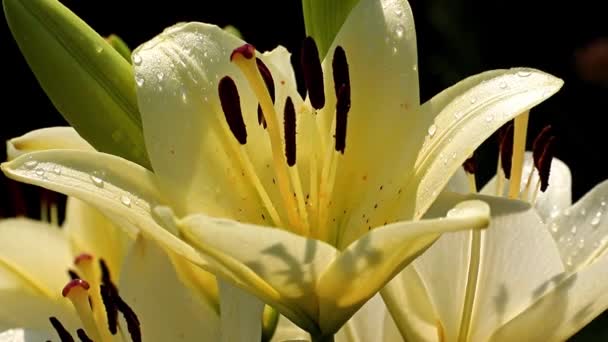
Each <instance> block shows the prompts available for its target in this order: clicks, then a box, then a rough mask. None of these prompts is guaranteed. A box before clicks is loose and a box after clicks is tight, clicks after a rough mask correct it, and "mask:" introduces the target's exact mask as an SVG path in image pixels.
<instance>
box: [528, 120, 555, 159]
mask: <svg viewBox="0 0 608 342" xmlns="http://www.w3.org/2000/svg"><path fill="white" fill-rule="evenodd" d="M550 132H551V125H547V126H545V128H543V129H542V131H540V133H538V135H537V136H536V139H534V142H533V143H532V159H533V160H534V166H536V168H537V169H540V167H539V165H540V164H539V162H540V158H541V156H542V154H543V152H544V151H545V146H546V144H547V142H548V140H549V139H550V137H551V135H550V134H549V133H550Z"/></svg>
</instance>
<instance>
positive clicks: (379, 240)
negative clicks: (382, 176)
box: [317, 201, 490, 333]
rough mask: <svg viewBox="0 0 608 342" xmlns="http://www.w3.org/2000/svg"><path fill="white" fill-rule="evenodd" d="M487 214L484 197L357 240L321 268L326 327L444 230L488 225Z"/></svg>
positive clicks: (333, 324)
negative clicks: (444, 214) (443, 214)
mask: <svg viewBox="0 0 608 342" xmlns="http://www.w3.org/2000/svg"><path fill="white" fill-rule="evenodd" d="M489 215H490V212H489V207H488V206H487V205H486V204H485V203H483V202H481V201H467V202H463V203H460V204H458V205H456V206H455V207H454V209H453V210H451V211H450V212H449V213H448V214H447V217H445V218H439V219H432V220H421V221H409V222H398V223H394V224H390V225H388V226H385V227H380V228H376V229H374V230H372V231H371V232H369V233H368V234H366V235H364V236H363V237H361V238H359V239H358V240H357V241H355V242H353V243H352V244H351V245H350V246H348V248H346V249H345V250H344V251H342V252H341V253H340V254H339V255H338V257H337V258H336V260H334V261H333V262H332V263H331V264H330V265H329V267H328V268H327V269H326V270H325V271H324V272H323V275H322V276H321V279H320V280H319V283H318V285H317V294H318V296H319V298H320V305H321V307H320V319H319V320H320V323H321V329H322V331H323V332H325V333H333V332H335V331H336V330H337V329H338V328H340V326H342V324H344V322H346V320H348V319H349V318H350V317H351V315H352V314H353V313H354V312H355V311H357V310H358V309H359V308H360V307H361V305H362V304H363V303H365V302H366V301H367V300H368V299H370V298H371V297H372V296H373V295H374V294H375V293H376V292H378V291H379V290H380V289H381V288H383V287H384V285H386V283H388V282H389V281H390V280H391V279H392V278H393V277H394V276H395V275H396V274H397V273H398V272H400V271H401V270H402V269H403V268H404V267H405V266H407V265H408V264H409V263H410V262H412V261H413V260H414V259H415V258H416V257H417V256H419V255H420V253H422V252H423V251H424V250H426V248H428V247H429V246H430V245H431V244H432V243H433V242H434V241H435V240H436V239H437V238H438V237H439V236H440V234H441V233H444V232H450V231H458V230H464V229H480V228H484V227H486V226H487V225H488V222H489Z"/></svg>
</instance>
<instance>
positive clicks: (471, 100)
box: [469, 97, 477, 104]
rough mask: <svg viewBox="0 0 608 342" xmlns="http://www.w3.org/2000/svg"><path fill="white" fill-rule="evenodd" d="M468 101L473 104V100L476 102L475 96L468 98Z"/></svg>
mask: <svg viewBox="0 0 608 342" xmlns="http://www.w3.org/2000/svg"><path fill="white" fill-rule="evenodd" d="M469 102H470V103H471V104H474V103H475V102H477V98H476V97H472V98H471V99H470V100H469Z"/></svg>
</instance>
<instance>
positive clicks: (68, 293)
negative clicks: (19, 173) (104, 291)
mask: <svg viewBox="0 0 608 342" xmlns="http://www.w3.org/2000/svg"><path fill="white" fill-rule="evenodd" d="M89 288H90V285H89V283H87V282H86V281H84V280H82V279H76V280H71V281H70V282H69V283H68V284H67V285H66V286H65V287H64V288H63V292H62V294H63V296H64V297H67V298H68V299H69V300H70V301H71V302H72V304H73V305H74V308H75V309H76V312H77V313H78V316H79V317H80V321H81V322H82V325H83V326H84V329H85V330H86V331H87V332H88V334H89V336H91V337H92V338H93V340H94V341H111V340H107V339H103V340H102V339H101V334H100V333H99V329H98V328H97V324H96V322H95V318H94V317H93V312H92V311H91V306H90V304H89Z"/></svg>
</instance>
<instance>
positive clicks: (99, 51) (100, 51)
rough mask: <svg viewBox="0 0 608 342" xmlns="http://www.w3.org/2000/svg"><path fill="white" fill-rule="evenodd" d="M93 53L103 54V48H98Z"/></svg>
mask: <svg viewBox="0 0 608 342" xmlns="http://www.w3.org/2000/svg"><path fill="white" fill-rule="evenodd" d="M95 51H96V52H97V53H102V52H103V46H98V47H97V48H96V49H95Z"/></svg>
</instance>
